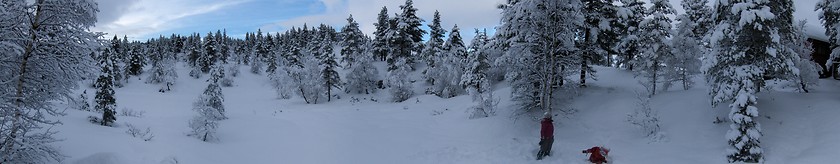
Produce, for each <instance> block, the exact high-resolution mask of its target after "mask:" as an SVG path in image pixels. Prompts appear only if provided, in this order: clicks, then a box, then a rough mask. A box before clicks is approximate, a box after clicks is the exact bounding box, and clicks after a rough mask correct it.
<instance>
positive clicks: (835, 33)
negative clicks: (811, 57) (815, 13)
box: [815, 0, 840, 72]
mask: <svg viewBox="0 0 840 164" xmlns="http://www.w3.org/2000/svg"><path fill="white" fill-rule="evenodd" d="M815 10H822V14H820V21H822V25H823V27H825V29H826V30H825V35H828V38H829V39H828V43H829V44H830V45H831V47H830V48H831V58H830V59H829V60H828V61H840V2H837V1H835V0H820V1H819V2H817V8H816V9H815ZM831 64H832V62H828V63H827V65H826V66H828V67H831ZM833 72H840V68H838V70H833Z"/></svg>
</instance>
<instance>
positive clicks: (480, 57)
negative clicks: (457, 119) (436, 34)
mask: <svg viewBox="0 0 840 164" xmlns="http://www.w3.org/2000/svg"><path fill="white" fill-rule="evenodd" d="M453 31H454V30H453ZM476 34H477V35H476V37H474V38H473V40H472V42H471V44H472V45H473V46H471V47H473V50H472V51H470V52H469V57H467V60H466V65H465V66H466V67H465V68H466V70H465V71H464V75H463V76H461V81H460V84H461V86H462V87H463V88H466V90H467V93H469V94H470V96H472V99H473V101H474V102H476V103H477V104H476V106H474V107H473V108H474V111H473V114H472V116H470V117H471V118H481V117H489V116H493V115H495V113H496V109H495V107H496V102H497V101H496V100H495V99H494V97H493V90H492V88H490V79H488V77H487V72H488V71H489V70H490V61H489V60H488V59H487V54H486V53H484V52H481V51H480V49H476V47H480V46H478V45H480V44H483V43H482V42H485V40H484V39H485V38H483V36H481V34H480V33H479V32H478V30H476Z"/></svg>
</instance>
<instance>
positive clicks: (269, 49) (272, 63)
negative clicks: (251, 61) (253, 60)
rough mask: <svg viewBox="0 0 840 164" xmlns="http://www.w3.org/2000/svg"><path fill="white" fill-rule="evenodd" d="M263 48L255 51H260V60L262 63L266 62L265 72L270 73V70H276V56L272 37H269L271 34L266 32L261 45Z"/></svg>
mask: <svg viewBox="0 0 840 164" xmlns="http://www.w3.org/2000/svg"><path fill="white" fill-rule="evenodd" d="M261 46H262V48H260V49H263V50H260V51H257V52H259V53H261V54H262V55H261V56H263V57H262V60H263V63H265V64H266V67H265V72H266V73H269V74H271V73H272V72H274V71H276V70H277V67H279V65H278V63H277V62H278V58H277V54H276V53H275V51H274V38H273V37H271V34H266V36H265V40H264V41H263V44H262V45H261Z"/></svg>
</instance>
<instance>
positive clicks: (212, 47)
mask: <svg viewBox="0 0 840 164" xmlns="http://www.w3.org/2000/svg"><path fill="white" fill-rule="evenodd" d="M217 46H218V45H217V43H216V39H215V38H214V37H213V33H212V32H208V33H207V35H206V36H204V46H203V47H204V49H203V50H204V51H203V53H202V55H201V57H199V58H198V60H199V61H198V66H199V67H200V69H201V72H202V73H210V69H211V68H212V67H213V64H214V63H216V61H218V60H219V50H218V48H217Z"/></svg>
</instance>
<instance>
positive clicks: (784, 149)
mask: <svg viewBox="0 0 840 164" xmlns="http://www.w3.org/2000/svg"><path fill="white" fill-rule="evenodd" d="M597 69H598V71H599V73H598V78H599V80H598V81H593V82H591V84H590V87H589V88H585V89H583V90H582V91H581V95H580V97H579V98H576V99H574V100H573V101H572V103H570V104H564V106H567V107H570V108H574V109H577V112H576V113H574V114H572V115H569V116H567V117H559V118H555V120H556V121H555V123H556V130H555V137H556V138H555V143H554V148H553V151H552V152H553V153H554V155H553V156H551V157H548V158H547V159H545V160H543V161H536V160H535V154H536V151H537V147H538V145H537V142H538V130H539V129H538V128H539V126H537V122H536V121H535V120H533V119H531V118H526V117H512V116H511V113H512V107H511V106H510V105H511V102H510V101H509V96H510V89H509V88H508V87H506V86H505V85H504V84H501V85H497V89H496V94H495V95H496V96H499V97H500V98H501V100H502V102H501V103H500V104H499V110H498V112H497V113H498V115H497V116H494V117H489V118H483V119H472V120H471V119H468V117H469V112H468V111H467V108H468V107H470V106H471V105H472V104H473V103H472V102H471V100H470V98H469V97H468V96H459V97H455V98H451V99H441V98H438V97H436V96H431V95H419V96H415V97H412V98H411V99H409V100H408V101H405V102H403V103H391V102H390V101H389V96H388V95H387V91H380V92H378V93H376V94H372V95H355V94H351V95H346V94H341V96H340V97H341V99H335V100H334V101H332V102H328V103H323V104H316V105H309V104H305V103H304V102H303V100H302V99H299V98H294V99H291V100H280V99H277V96H276V93H275V92H274V91H273V89H272V88H271V87H270V86H269V83H268V81H267V80H268V79H267V78H265V77H264V76H261V75H254V74H251V73H249V72H247V71H246V70H247V68H245V67H243V68H242V70H243V71H242V74H241V75H240V76H239V77H236V78H235V86H234V87H227V88H223V92H224V96H225V102H224V104H225V106H226V111H227V116H228V117H229V118H230V119H227V120H223V121H220V128H219V131H218V134H219V138H220V141H219V142H215V143H206V142H202V141H199V140H197V139H195V138H192V137H189V136H186V134H187V132H188V131H189V128H188V127H187V121H188V120H189V119H190V118H191V117H192V116H193V115H195V112H194V111H192V110H191V105H192V103H193V101H195V99H196V98H197V97H198V96H199V94H200V92H201V91H202V90H203V89H204V88H205V87H206V86H207V84H206V82H205V81H204V80H205V79H203V78H202V79H192V78H191V77H189V76H186V75H187V70H186V69H183V68H182V69H180V70H179V72H178V73H179V75H181V76H180V79H178V83H177V84H176V86H175V88H174V89H173V91H171V92H167V93H159V92H157V88H158V87H157V86H154V85H149V84H144V83H142V80H138V79H137V77H134V78H133V79H132V80H131V81H130V83H129V84H127V86H126V87H124V88H119V89H117V90H116V92H117V95H116V98H117V105H118V107H119V109H123V108H129V109H132V110H137V111H144V112H145V114H144V115H143V117H140V118H137V117H127V116H118V117H117V121H116V122H117V124H118V126H117V127H103V126H99V125H95V124H91V123H89V122H88V121H87V117H88V116H91V115H96V116H99V115H100V114H97V113H92V112H84V111H78V110H74V109H68V110H67V113H68V115H67V116H65V117H61V118H60V120H61V121H62V122H63V123H64V125H60V126H57V127H55V129H58V130H60V131H61V133H59V134H58V136H57V137H59V138H63V139H65V141H63V142H59V143H57V145H58V146H60V147H61V149H62V150H63V151H64V152H65V153H66V155H68V156H69V158H68V160H66V161H65V162H67V163H128V164H135V163H136V164H146V163H176V162H177V163H505V164H509V163H585V161H584V159H585V158H586V157H585V155H584V154H582V153H581V150H583V149H585V148H589V147H591V146H596V145H603V146H606V147H608V148H610V149H611V150H612V151H611V153H610V155H611V158H612V160H613V161H611V162H614V163H725V162H726V159H725V155H724V150H725V149H726V148H727V144H726V140H725V139H724V133H725V132H726V130H727V129H728V126H729V124H728V123H723V124H714V123H713V121H714V120H715V117H718V116H725V115H726V113H727V112H728V108H726V107H725V105H721V106H720V107H718V108H716V109H712V108H711V107H710V105H709V100H708V96H707V94H706V87H705V86H703V85H705V84H704V83H703V82H699V83H698V84H697V85H698V87H695V88H692V89H690V90H687V91H683V90H681V89H672V90H671V91H667V92H662V93H659V94H657V95H656V96H655V97H654V98H653V99H652V102H651V104H652V106H653V109H654V110H656V111H658V112H659V115H660V116H661V117H660V120H661V125H662V131H663V133H664V136H665V138H664V139H663V140H659V141H655V140H651V139H648V138H646V137H645V136H644V135H643V133H642V132H641V131H640V130H638V129H637V128H635V127H634V126H632V125H630V124H629V123H627V121H626V120H627V114H629V113H631V112H632V111H633V110H634V108H635V107H636V105H635V104H636V95H635V92H637V91H640V90H642V88H641V86H640V85H639V84H638V83H637V80H635V79H633V76H632V73H630V72H628V71H624V70H618V69H614V68H604V67H597ZM418 79H419V78H418ZM698 81H701V80H698ZM416 86H417V87H415V89H416V90H417V93H422V90H423V87H421V86H422V84H416ZM85 89H87V90H88V92H87V93H89V94H90V95H89V96H88V97H93V94H92V93H94V89H91V88H85ZM777 90H790V89H786V88H782V87H777ZM78 93H81V90H79V91H78ZM838 96H840V81H835V80H820V86H818V87H817V88H816V89H814V90H813V92H812V93H796V92H792V91H769V92H764V93H762V94H760V95H759V102H760V105H759V111H760V112H761V113H760V115H761V119H760V120H759V122H760V123H761V125H762V128H763V130H764V135H765V136H764V137H763V138H762V139H761V141H762V146H763V148H764V149H765V150H766V154H765V155H766V161H767V163H818V162H828V161H835V160H834V159H833V158H832V157H833V156H835V155H836V154H840V142H838V141H837V139H838V138H840V128H837V127H840V122H837V121H834V117H835V116H838V115H840V110H838V108H837V107H838V106H840V98H838ZM356 99H358V101H356ZM118 112H120V110H118ZM118 114H119V113H118ZM126 124H132V125H134V126H136V127H138V128H142V129H145V128H147V127H148V128H150V129H151V131H152V132H153V133H154V136H155V137H154V138H153V139H152V140H151V141H143V139H140V138H133V137H131V136H130V135H128V134H126V133H125V131H126V130H127V129H128V128H127V126H126Z"/></svg>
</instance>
